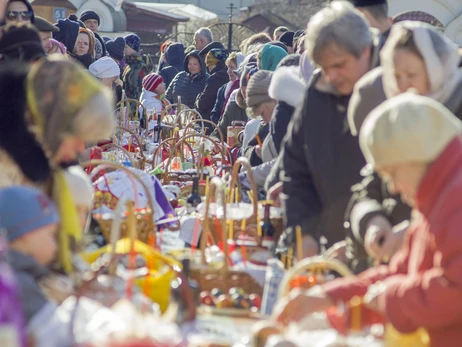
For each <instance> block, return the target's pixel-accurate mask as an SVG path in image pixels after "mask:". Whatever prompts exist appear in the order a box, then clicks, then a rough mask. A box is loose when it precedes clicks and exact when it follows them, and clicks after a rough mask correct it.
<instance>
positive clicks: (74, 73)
mask: <svg viewBox="0 0 462 347" xmlns="http://www.w3.org/2000/svg"><path fill="white" fill-rule="evenodd" d="M26 93H27V105H28V110H29V113H30V115H31V117H32V119H31V122H32V124H33V125H34V126H35V127H36V129H35V130H36V132H37V135H38V138H39V140H40V141H41V142H42V144H43V146H44V148H45V149H46V150H47V151H49V152H51V154H55V153H56V151H57V150H58V148H59V146H60V145H61V142H62V140H63V138H64V137H65V136H66V135H80V136H82V137H83V138H84V139H85V140H86V141H88V142H90V141H98V140H102V139H105V138H108V137H110V136H111V134H112V131H113V129H114V126H113V125H112V126H111V121H110V120H112V106H111V94H110V91H109V90H107V89H106V88H105V87H104V86H103V85H102V84H101V83H100V82H99V81H98V80H97V79H96V78H94V77H93V76H92V75H91V74H90V73H89V72H88V71H87V70H85V69H83V68H82V67H81V66H79V65H78V64H77V63H74V62H72V61H71V60H68V59H66V58H65V57H64V56H62V55H52V56H50V57H48V58H44V59H42V60H40V61H38V62H37V63H36V64H34V65H33V67H32V68H31V71H30V73H29V74H28V76H27V80H26ZM96 102H97V105H96V106H97V107H95V108H94V109H91V110H88V108H89V105H91V104H95V103H96ZM84 111H87V112H91V113H92V114H93V115H92V119H94V120H95V121H94V122H91V121H89V119H88V118H87V119H86V120H85V123H86V124H80V123H82V121H80V118H82V117H79V116H80V115H81V113H82V112H84ZM101 121H102V122H101ZM79 122H80V123H79ZM98 123H99V124H98ZM98 125H99V126H100V127H99V128H98V129H96V130H91V129H92V128H95V127H96V126H98ZM102 125H105V126H104V127H103V126H102ZM82 127H83V128H85V129H87V130H89V131H85V132H84V129H83V128H82Z"/></svg>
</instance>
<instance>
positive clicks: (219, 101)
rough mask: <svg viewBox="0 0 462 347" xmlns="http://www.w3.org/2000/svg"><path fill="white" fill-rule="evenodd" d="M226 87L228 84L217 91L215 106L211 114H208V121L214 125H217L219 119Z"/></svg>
mask: <svg viewBox="0 0 462 347" xmlns="http://www.w3.org/2000/svg"><path fill="white" fill-rule="evenodd" d="M227 85H228V84H227V83H226V84H224V85H222V86H221V87H220V89H218V92H217V99H216V101H215V105H214V106H213V109H212V112H210V120H211V121H212V122H214V123H215V124H218V122H219V121H220V118H221V110H222V108H223V104H224V103H225V90H226V86H227Z"/></svg>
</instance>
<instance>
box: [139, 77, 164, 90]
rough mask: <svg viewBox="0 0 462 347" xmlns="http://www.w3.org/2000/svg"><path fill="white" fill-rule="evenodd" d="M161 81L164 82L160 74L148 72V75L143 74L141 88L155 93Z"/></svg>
mask: <svg viewBox="0 0 462 347" xmlns="http://www.w3.org/2000/svg"><path fill="white" fill-rule="evenodd" d="M162 82H164V79H163V78H162V76H161V75H158V74H156V73H150V74H149V75H146V76H144V78H143V82H142V83H141V85H142V86H143V89H145V90H147V91H149V92H152V93H155V91H156V89H157V87H158V86H159V84H161V83H162Z"/></svg>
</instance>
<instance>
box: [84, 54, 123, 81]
mask: <svg viewBox="0 0 462 347" xmlns="http://www.w3.org/2000/svg"><path fill="white" fill-rule="evenodd" d="M88 70H90V72H91V73H92V74H93V76H95V77H97V78H111V77H117V76H119V75H120V68H119V65H117V63H116V62H115V61H114V60H113V59H112V58H110V57H102V58H100V59H98V60H97V61H95V62H94V63H93V64H91V65H90V67H89V68H88Z"/></svg>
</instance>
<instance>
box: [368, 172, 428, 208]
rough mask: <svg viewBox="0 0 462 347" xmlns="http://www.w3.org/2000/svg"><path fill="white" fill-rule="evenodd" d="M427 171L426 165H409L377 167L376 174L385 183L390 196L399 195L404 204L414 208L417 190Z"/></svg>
mask: <svg viewBox="0 0 462 347" xmlns="http://www.w3.org/2000/svg"><path fill="white" fill-rule="evenodd" d="M427 169H428V165H427V164H423V163H411V164H396V165H388V166H384V167H377V172H378V174H379V175H380V177H382V179H383V180H384V181H385V182H387V187H388V190H389V191H390V193H391V194H400V195H401V199H402V200H403V201H404V202H406V203H408V204H409V205H410V206H414V201H415V198H416V194H417V189H418V188H419V185H420V182H421V181H422V179H423V177H424V176H425V174H426V172H427Z"/></svg>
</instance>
